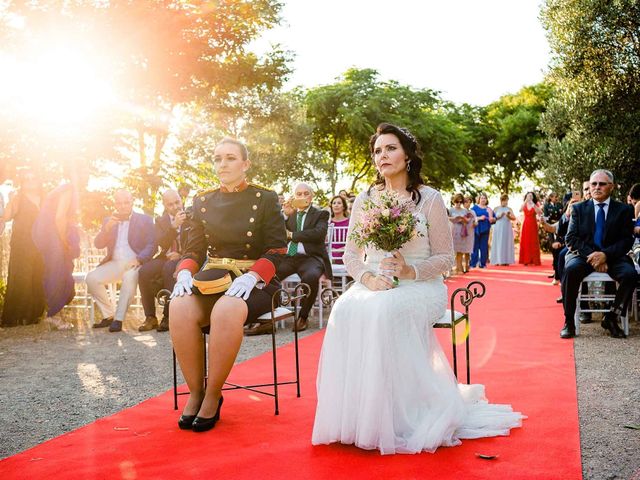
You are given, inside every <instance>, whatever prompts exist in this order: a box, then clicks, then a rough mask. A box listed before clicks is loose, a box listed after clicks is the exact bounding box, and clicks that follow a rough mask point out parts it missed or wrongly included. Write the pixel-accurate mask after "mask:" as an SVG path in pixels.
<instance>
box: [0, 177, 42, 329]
mask: <svg viewBox="0 0 640 480" xmlns="http://www.w3.org/2000/svg"><path fill="white" fill-rule="evenodd" d="M41 202H42V185H41V183H40V181H39V180H38V179H36V178H35V175H34V174H33V173H31V172H27V173H25V174H23V177H22V179H21V184H20V190H19V192H18V193H17V194H16V195H15V196H13V197H12V198H11V199H10V200H9V203H8V204H7V208H6V209H5V211H4V217H3V220H4V221H5V222H9V221H13V223H12V225H11V240H10V243H9V248H10V253H9V275H8V277H7V292H6V295H5V298H4V308H3V310H2V320H1V322H0V325H1V326H3V327H15V326H17V325H31V324H33V323H38V320H40V317H41V316H42V312H43V311H44V291H43V288H42V275H43V265H42V257H41V256H40V253H39V252H38V251H37V250H36V247H35V245H34V244H33V240H31V228H32V227H33V223H34V222H35V220H36V217H37V216H38V211H39V209H40V204H41Z"/></svg>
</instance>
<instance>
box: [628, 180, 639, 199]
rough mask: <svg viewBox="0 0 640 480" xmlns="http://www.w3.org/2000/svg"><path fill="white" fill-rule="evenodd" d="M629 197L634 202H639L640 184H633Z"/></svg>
mask: <svg viewBox="0 0 640 480" xmlns="http://www.w3.org/2000/svg"><path fill="white" fill-rule="evenodd" d="M629 196H630V197H631V198H632V199H634V200H640V183H634V184H633V185H631V188H630V189H629Z"/></svg>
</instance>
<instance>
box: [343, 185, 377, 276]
mask: <svg viewBox="0 0 640 480" xmlns="http://www.w3.org/2000/svg"><path fill="white" fill-rule="evenodd" d="M365 196H366V194H365V193H364V192H363V193H361V194H360V195H358V196H357V197H356V200H355V202H353V207H352V209H351V217H350V219H349V229H348V234H347V244H346V245H345V248H344V255H343V256H342V261H343V262H344V266H345V267H346V269H347V272H349V275H350V276H351V277H353V279H354V280H355V281H356V282H360V281H361V279H362V275H364V274H365V273H366V272H367V271H369V270H368V269H367V266H366V265H365V263H364V250H363V249H361V248H359V247H358V246H357V245H356V244H355V243H354V241H353V240H351V232H352V231H353V227H354V225H355V224H356V223H357V222H358V221H359V220H360V216H361V215H362V204H363V203H364V197H365ZM371 273H373V272H371Z"/></svg>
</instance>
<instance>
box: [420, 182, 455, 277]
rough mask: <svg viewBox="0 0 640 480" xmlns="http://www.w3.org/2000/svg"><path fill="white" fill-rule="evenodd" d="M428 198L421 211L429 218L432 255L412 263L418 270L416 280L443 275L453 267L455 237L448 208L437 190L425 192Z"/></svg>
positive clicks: (428, 232) (428, 231)
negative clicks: (453, 236) (452, 234)
mask: <svg viewBox="0 0 640 480" xmlns="http://www.w3.org/2000/svg"><path fill="white" fill-rule="evenodd" d="M423 194H424V195H428V198H426V199H425V201H424V202H423V205H422V208H421V210H420V211H421V212H422V213H423V214H424V216H425V218H426V219H427V223H428V225H429V228H428V229H427V235H428V237H429V245H430V246H431V256H430V257H429V258H427V259H426V260H423V261H421V262H417V263H414V264H412V266H413V268H414V270H415V271H416V280H429V279H432V278H436V277H438V276H439V275H442V274H443V273H445V272H446V271H448V270H451V269H452V268H453V264H454V256H453V239H452V237H451V229H450V227H449V217H448V215H447V208H446V207H445V205H444V200H443V199H442V195H440V193H438V192H437V191H435V190H431V189H428V190H427V191H426V192H423Z"/></svg>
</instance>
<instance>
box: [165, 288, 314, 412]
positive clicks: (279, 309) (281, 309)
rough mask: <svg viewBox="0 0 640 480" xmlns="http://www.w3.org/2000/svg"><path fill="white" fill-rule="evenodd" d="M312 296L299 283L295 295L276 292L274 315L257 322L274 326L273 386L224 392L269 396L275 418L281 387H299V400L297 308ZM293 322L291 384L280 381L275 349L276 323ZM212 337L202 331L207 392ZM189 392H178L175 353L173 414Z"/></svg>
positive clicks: (240, 386) (230, 388)
mask: <svg viewBox="0 0 640 480" xmlns="http://www.w3.org/2000/svg"><path fill="white" fill-rule="evenodd" d="M310 293H311V289H310V288H309V285H307V284H306V283H300V284H298V285H296V287H295V288H294V289H293V293H290V292H288V291H287V290H285V289H283V288H280V289H278V290H276V291H275V292H274V293H273V295H272V296H271V311H270V312H267V313H265V314H264V315H262V316H260V317H259V318H258V320H260V322H261V323H269V324H270V325H271V354H272V359H273V382H272V383H260V384H255V385H237V384H234V383H231V382H225V385H228V386H226V387H224V388H223V389H222V390H238V389H242V390H250V391H252V392H255V393H259V394H262V395H267V396H270V397H273V399H274V403H275V414H276V415H279V413H280V410H279V403H278V387H279V386H280V385H292V384H295V385H296V393H297V395H296V396H297V397H300V360H299V355H298V330H297V324H298V322H297V320H298V311H299V310H300V309H299V308H297V306H298V305H299V304H300V302H301V301H302V299H303V298H306V297H308V296H309V294H310ZM158 300H159V303H160V304H161V305H163V302H167V301H169V297H168V296H166V295H165V296H164V297H163V298H160V294H158ZM289 318H290V319H292V320H293V325H294V351H295V361H296V378H295V380H288V381H280V380H278V365H277V354H276V351H277V348H276V323H277V322H280V321H283V320H287V319H289ZM208 334H209V327H208V326H207V327H204V328H203V329H202V348H203V351H204V371H205V378H204V382H205V383H204V384H205V388H206V385H207V375H206V372H207V335H208ZM265 387H272V389H273V391H268V390H263V388H265ZM188 393H189V392H188V391H187V392H178V372H177V363H176V353H175V351H173V408H174V410H177V409H178V395H186V394H188Z"/></svg>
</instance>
